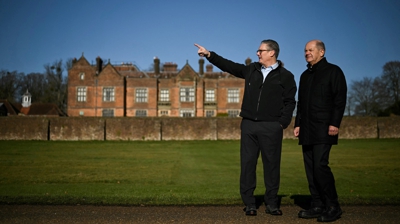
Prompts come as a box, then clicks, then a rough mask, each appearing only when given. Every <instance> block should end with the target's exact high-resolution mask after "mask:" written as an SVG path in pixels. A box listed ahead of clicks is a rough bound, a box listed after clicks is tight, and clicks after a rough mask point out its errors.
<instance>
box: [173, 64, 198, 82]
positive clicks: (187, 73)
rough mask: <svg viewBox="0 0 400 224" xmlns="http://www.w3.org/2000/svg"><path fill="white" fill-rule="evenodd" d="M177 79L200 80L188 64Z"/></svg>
mask: <svg viewBox="0 0 400 224" xmlns="http://www.w3.org/2000/svg"><path fill="white" fill-rule="evenodd" d="M177 78H181V79H196V78H199V76H198V74H197V72H196V71H195V70H194V69H193V68H192V66H190V65H189V64H188V63H186V64H185V65H184V66H183V67H182V69H181V70H180V71H179V72H178V75H177Z"/></svg>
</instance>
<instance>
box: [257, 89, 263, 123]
mask: <svg viewBox="0 0 400 224" xmlns="http://www.w3.org/2000/svg"><path fill="white" fill-rule="evenodd" d="M263 87H264V85H261V90H260V94H259V95H258V101H257V113H258V108H259V107H260V99H261V93H262V90H263ZM256 120H257V117H256Z"/></svg>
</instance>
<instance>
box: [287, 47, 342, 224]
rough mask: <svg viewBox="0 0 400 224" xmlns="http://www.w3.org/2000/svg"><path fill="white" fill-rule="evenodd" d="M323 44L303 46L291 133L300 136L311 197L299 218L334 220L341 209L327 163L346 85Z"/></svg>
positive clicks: (336, 138)
mask: <svg viewBox="0 0 400 224" xmlns="http://www.w3.org/2000/svg"><path fill="white" fill-rule="evenodd" d="M324 55H325V44H324V43H323V42H322V41H320V40H312V41H310V42H308V43H307V45H306V47H305V58H306V61H307V62H308V64H307V67H308V68H307V70H305V71H304V72H303V74H302V75H301V77H300V83H299V92H298V102H297V115H296V120H295V125H294V127H295V128H294V135H295V136H296V137H299V144H300V145H302V148H303V159H304V165H305V170H306V175H307V180H308V185H309V190H310V193H311V197H312V202H311V208H310V209H309V210H302V211H300V212H299V214H298V216H299V217H300V218H318V221H320V222H330V221H335V220H337V219H338V218H340V216H341V214H342V211H341V209H340V206H339V202H338V195H337V192H336V187H335V179H334V177H333V174H332V172H331V169H330V167H329V166H328V164H329V153H330V150H331V147H332V145H336V144H337V143H338V133H339V127H340V123H341V121H342V117H343V113H344V110H345V106H346V98H347V85H346V79H345V76H344V74H343V72H342V70H341V69H340V68H339V67H338V66H336V65H333V64H330V63H328V62H327V60H326V58H325V57H324Z"/></svg>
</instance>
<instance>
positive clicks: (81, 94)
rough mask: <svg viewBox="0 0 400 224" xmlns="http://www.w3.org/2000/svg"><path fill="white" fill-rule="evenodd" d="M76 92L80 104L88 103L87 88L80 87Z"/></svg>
mask: <svg viewBox="0 0 400 224" xmlns="http://www.w3.org/2000/svg"><path fill="white" fill-rule="evenodd" d="M76 92H77V94H76V96H77V100H78V102H86V87H78V88H77V90H76Z"/></svg>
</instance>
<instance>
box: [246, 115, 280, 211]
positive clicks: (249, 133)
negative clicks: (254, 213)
mask: <svg viewBox="0 0 400 224" xmlns="http://www.w3.org/2000/svg"><path fill="white" fill-rule="evenodd" d="M282 137H283V129H282V127H281V125H280V124H279V122H264V121H252V120H247V119H243V120H242V123H241V146H240V166H241V173H240V195H241V197H242V200H243V203H244V204H245V205H250V204H255V203H256V199H255V197H254V190H255V189H256V167H257V160H258V157H259V155H260V152H261V158H262V161H263V169H264V184H265V188H266V191H265V195H264V202H265V204H266V205H270V206H271V207H272V208H276V207H277V206H278V190H279V182H280V165H281V152H282Z"/></svg>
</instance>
